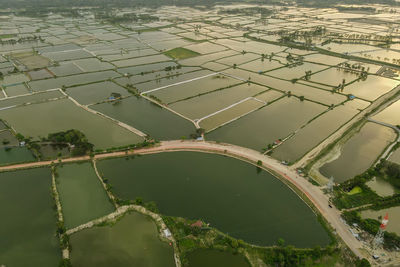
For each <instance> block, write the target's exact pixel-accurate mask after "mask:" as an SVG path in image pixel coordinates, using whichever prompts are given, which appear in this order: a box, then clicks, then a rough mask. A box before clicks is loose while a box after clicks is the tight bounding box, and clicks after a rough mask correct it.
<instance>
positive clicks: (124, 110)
mask: <svg viewBox="0 0 400 267" xmlns="http://www.w3.org/2000/svg"><path fill="white" fill-rule="evenodd" d="M91 108H92V109H94V110H96V111H99V112H102V113H104V114H106V115H108V116H110V117H112V118H115V119H117V120H120V121H122V122H124V123H126V124H129V125H131V126H133V127H135V128H137V129H139V130H141V131H142V132H144V133H146V134H149V135H150V136H151V137H154V138H156V139H159V140H168V139H169V140H174V139H179V138H181V137H182V136H186V137H189V136H190V134H192V133H194V132H195V131H196V129H195V127H194V125H193V124H192V123H191V122H190V121H188V120H185V119H184V118H181V117H179V116H178V115H176V114H174V113H172V112H170V111H168V110H166V109H164V108H161V107H160V106H157V105H156V104H154V103H152V102H150V101H148V100H146V99H144V98H136V97H129V98H126V99H124V100H122V101H120V102H119V103H118V104H117V105H113V104H112V103H103V104H98V105H94V106H91Z"/></svg>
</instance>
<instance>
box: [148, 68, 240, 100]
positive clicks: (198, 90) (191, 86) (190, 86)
mask: <svg viewBox="0 0 400 267" xmlns="http://www.w3.org/2000/svg"><path fill="white" fill-rule="evenodd" d="M239 83H242V81H241V80H236V79H233V78H230V77H227V76H224V75H220V74H216V75H212V76H208V77H205V78H202V79H198V80H194V81H191V82H187V83H182V84H178V85H172V86H169V87H166V88H163V89H160V90H157V91H148V92H149V93H148V95H153V96H155V97H157V98H158V99H160V100H161V101H162V102H163V103H172V102H175V101H177V100H183V99H185V98H188V97H192V96H196V95H199V94H203V93H207V92H211V91H213V90H216V89H220V88H225V87H228V86H232V85H236V84H239ZM146 94H147V93H146Z"/></svg>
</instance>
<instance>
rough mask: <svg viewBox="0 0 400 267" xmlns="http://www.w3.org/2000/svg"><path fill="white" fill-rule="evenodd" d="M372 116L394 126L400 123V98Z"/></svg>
mask: <svg viewBox="0 0 400 267" xmlns="http://www.w3.org/2000/svg"><path fill="white" fill-rule="evenodd" d="M372 118H373V119H374V120H377V121H381V122H384V123H388V124H391V125H393V126H396V125H400V100H397V101H396V102H394V103H393V104H391V105H390V106H389V107H387V108H385V109H384V110H382V111H381V112H379V113H378V114H377V115H375V116H373V117H372Z"/></svg>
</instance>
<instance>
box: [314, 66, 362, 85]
mask: <svg viewBox="0 0 400 267" xmlns="http://www.w3.org/2000/svg"><path fill="white" fill-rule="evenodd" d="M359 77H360V75H359V74H358V73H356V74H355V73H351V72H346V71H344V70H343V69H340V68H335V67H333V68H330V69H327V70H324V71H321V72H318V73H316V74H313V75H311V78H310V81H312V82H316V83H322V84H325V85H329V86H332V87H336V86H338V85H340V84H342V82H343V81H344V82H345V84H348V83H350V82H352V81H354V80H356V79H358V78H359Z"/></svg>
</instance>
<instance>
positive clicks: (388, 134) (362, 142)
mask: <svg viewBox="0 0 400 267" xmlns="http://www.w3.org/2000/svg"><path fill="white" fill-rule="evenodd" d="M395 137H396V134H395V132H394V131H393V130H392V129H390V128H388V127H385V126H381V125H379V124H375V123H372V122H368V123H366V124H365V125H364V126H363V127H362V128H361V130H360V131H359V132H358V133H356V134H355V135H354V136H352V137H351V138H350V139H349V140H348V141H347V142H346V143H345V144H344V146H343V147H342V148H341V152H340V155H338V158H336V159H334V160H333V161H331V162H328V163H326V164H325V165H323V166H322V167H321V168H320V172H321V173H322V174H323V175H324V176H325V177H328V178H329V177H331V176H332V177H334V179H335V182H338V183H341V182H344V181H346V180H348V179H351V178H353V177H354V176H355V175H358V174H361V173H363V172H364V171H366V170H367V169H368V168H369V167H370V166H371V165H372V164H373V163H374V162H375V161H376V160H377V159H378V157H379V155H380V154H381V153H382V152H383V150H384V149H385V148H386V147H387V146H388V145H389V144H390V143H391V142H393V141H394V140H395Z"/></svg>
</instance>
